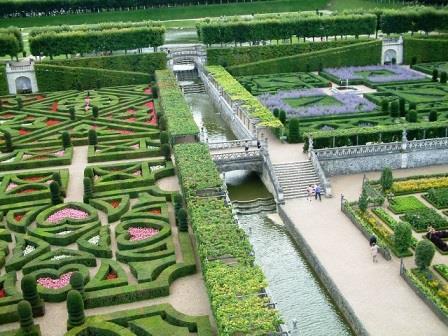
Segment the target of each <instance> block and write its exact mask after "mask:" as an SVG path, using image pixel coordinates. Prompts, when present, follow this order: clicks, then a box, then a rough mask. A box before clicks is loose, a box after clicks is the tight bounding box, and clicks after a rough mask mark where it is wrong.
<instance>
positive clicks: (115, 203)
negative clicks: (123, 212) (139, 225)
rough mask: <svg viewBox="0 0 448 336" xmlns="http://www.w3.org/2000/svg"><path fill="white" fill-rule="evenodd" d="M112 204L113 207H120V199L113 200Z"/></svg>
mask: <svg viewBox="0 0 448 336" xmlns="http://www.w3.org/2000/svg"><path fill="white" fill-rule="evenodd" d="M109 204H110V205H112V208H118V207H119V206H120V201H117V200H113V201H110V202H109Z"/></svg>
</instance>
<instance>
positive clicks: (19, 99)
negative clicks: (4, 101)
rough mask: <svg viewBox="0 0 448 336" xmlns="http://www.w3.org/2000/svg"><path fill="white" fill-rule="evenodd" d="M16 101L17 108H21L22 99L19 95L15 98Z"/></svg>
mask: <svg viewBox="0 0 448 336" xmlns="http://www.w3.org/2000/svg"><path fill="white" fill-rule="evenodd" d="M16 102H17V109H19V110H21V109H22V108H23V100H22V98H20V97H17V98H16Z"/></svg>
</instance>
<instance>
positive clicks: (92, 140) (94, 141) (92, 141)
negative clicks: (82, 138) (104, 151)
mask: <svg viewBox="0 0 448 336" xmlns="http://www.w3.org/2000/svg"><path fill="white" fill-rule="evenodd" d="M89 145H91V146H96V145H98V136H97V134H96V131H95V130H94V129H93V128H91V129H89Z"/></svg>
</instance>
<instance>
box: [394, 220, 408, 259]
mask: <svg viewBox="0 0 448 336" xmlns="http://www.w3.org/2000/svg"><path fill="white" fill-rule="evenodd" d="M411 244H412V228H411V226H410V225H409V224H408V223H406V222H400V223H398V225H397V226H396V227H395V230H394V245H395V248H396V249H397V251H398V253H401V254H403V253H406V251H407V250H408V249H409V248H410V247H411Z"/></svg>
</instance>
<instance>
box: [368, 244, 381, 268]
mask: <svg viewBox="0 0 448 336" xmlns="http://www.w3.org/2000/svg"><path fill="white" fill-rule="evenodd" d="M378 249H379V247H378V245H377V244H376V243H373V244H372V246H371V247H370V251H372V261H373V262H374V263H377V262H378V259H377V257H378Z"/></svg>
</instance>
